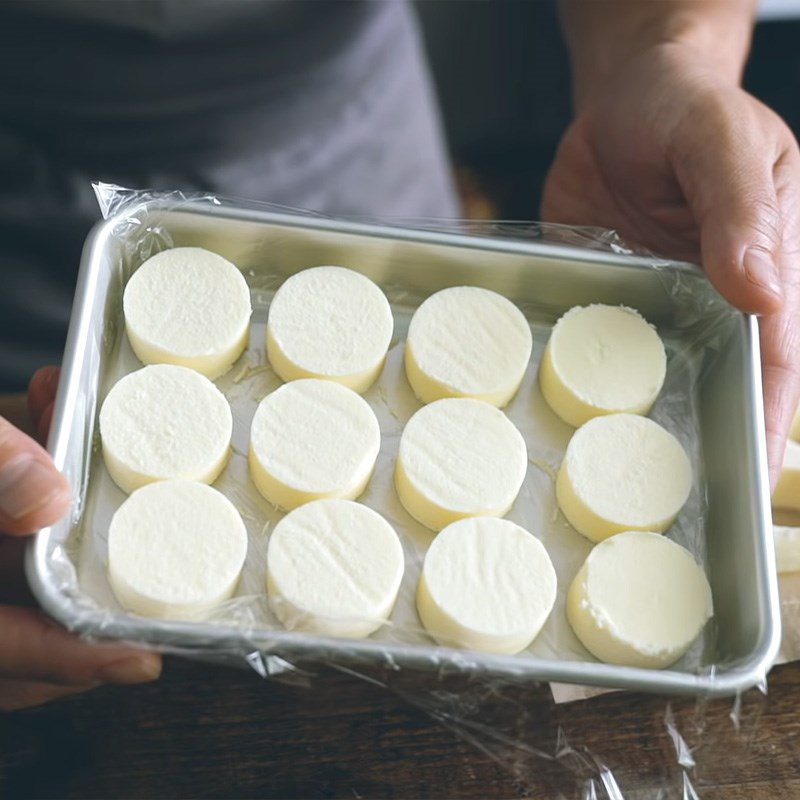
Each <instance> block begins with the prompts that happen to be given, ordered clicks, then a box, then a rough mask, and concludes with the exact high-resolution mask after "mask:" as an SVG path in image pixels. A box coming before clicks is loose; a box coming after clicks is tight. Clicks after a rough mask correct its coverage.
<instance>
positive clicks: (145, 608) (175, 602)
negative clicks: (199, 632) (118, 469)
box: [108, 480, 247, 620]
mask: <svg viewBox="0 0 800 800" xmlns="http://www.w3.org/2000/svg"><path fill="white" fill-rule="evenodd" d="M246 555H247V532H246V530H245V527H244V523H243V522H242V518H241V517H240V516H239V512H238V511H237V510H236V509H235V508H234V507H233V504H232V503H231V502H230V501H229V500H228V499H227V498H226V497H225V496H224V495H223V494H221V493H220V492H218V491H217V490H216V489H212V488H211V487H210V486H206V485H205V484H202V483H195V482H193V481H181V480H176V481H162V482H160V483H153V484H150V485H149V486H144V487H142V488H141V489H138V490H137V491H135V492H134V493H133V494H132V495H131V496H130V497H129V498H128V499H127V500H126V501H125V502H124V503H123V504H122V505H121V506H120V507H119V509H117V511H116V513H115V514H114V516H113V518H112V520H111V526H110V528H109V532H108V577H109V582H110V583H111V588H112V589H113V590H114V594H115V595H116V597H117V599H118V600H119V602H120V604H121V605H122V606H123V608H125V609H127V610H129V611H133V612H134V613H136V614H140V615H142V616H145V617H157V618H160V619H175V620H197V619H203V618H204V617H206V616H207V615H208V614H209V613H210V612H211V611H212V610H213V609H214V608H215V607H216V606H218V605H219V604H220V603H222V602H224V601H225V600H228V599H229V598H230V597H231V596H232V595H233V593H234V592H235V590H236V585H237V583H238V581H239V576H240V574H241V571H242V567H243V566H244V560H245V556H246Z"/></svg>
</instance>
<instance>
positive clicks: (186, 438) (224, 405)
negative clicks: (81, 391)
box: [100, 364, 233, 492]
mask: <svg viewBox="0 0 800 800" xmlns="http://www.w3.org/2000/svg"><path fill="white" fill-rule="evenodd" d="M232 432H233V417H232V415H231V408H230V405H229V404H228V401H227V400H226V399H225V396H224V395H223V394H222V392H220V391H219V389H217V387H216V386H214V384H213V383H212V382H211V381H210V380H208V378H204V377H203V376H202V375H200V374H199V373H198V372H195V371H194V370H191V369H187V368H186V367H176V366H172V365H169V364H154V365H152V366H149V367H144V368H143V369H140V370H137V371H136V372H131V373H130V374H129V375H126V376H125V377H124V378H122V379H121V380H119V381H118V382H117V383H116V384H115V385H114V386H113V388H112V389H111V391H110V392H109V393H108V395H107V397H106V399H105V401H104V402H103V406H102V408H101V409H100V440H101V442H102V447H103V460H104V461H105V465H106V469H108V472H109V474H110V475H111V477H112V478H113V479H114V482H115V483H116V484H117V485H118V486H119V487H120V489H122V490H123V491H125V492H132V491H133V490H134V489H138V488H139V487H140V486H144V485H145V484H147V483H153V482H154V481H163V480H169V479H171V478H184V479H186V480H193V481H201V482H202V483H213V482H214V481H215V480H216V479H217V476H218V475H219V474H220V472H222V469H223V468H224V467H225V464H226V463H227V461H228V457H229V455H230V452H231V434H232Z"/></svg>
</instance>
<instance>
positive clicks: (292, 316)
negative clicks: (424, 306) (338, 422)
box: [267, 266, 394, 394]
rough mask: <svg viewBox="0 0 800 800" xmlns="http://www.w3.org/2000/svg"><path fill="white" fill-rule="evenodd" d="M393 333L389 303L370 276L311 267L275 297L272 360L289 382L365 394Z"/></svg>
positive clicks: (269, 346)
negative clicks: (315, 381)
mask: <svg viewBox="0 0 800 800" xmlns="http://www.w3.org/2000/svg"><path fill="white" fill-rule="evenodd" d="M393 330H394V320H393V318H392V310H391V308H390V307H389V301H388V300H387V299H386V295H384V293H383V292H382V291H381V290H380V289H379V288H378V286H377V285H376V284H375V283H373V282H372V281H371V280H370V279H369V278H367V277H366V275H362V274H361V273H359V272H355V271H354V270H351V269H346V268H344V267H334V266H324V267H312V268H311V269H305V270H303V271H302V272H298V273H296V274H294V275H292V276H291V277H290V278H287V280H286V281H285V282H284V283H283V284H282V285H281V287H280V289H278V291H277V292H276V293H275V297H274V298H273V299H272V303H271V304H270V307H269V318H268V320H267V356H268V358H269V363H270V364H271V365H272V368H273V369H274V370H275V372H276V373H277V374H278V375H279V376H280V377H281V378H283V380H285V381H293V380H297V379H298V378H320V379H323V380H329V381H336V382H337V383H341V384H342V385H344V386H347V387H348V388H350V389H353V391H356V392H358V393H359V394H361V393H363V392H365V391H366V390H367V389H368V388H369V387H370V386H371V385H372V384H373V383H374V382H375V379H376V378H377V377H378V375H379V374H380V372H381V370H382V369H383V364H384V362H385V360H386V353H387V351H388V349H389V345H390V343H391V340H392V332H393Z"/></svg>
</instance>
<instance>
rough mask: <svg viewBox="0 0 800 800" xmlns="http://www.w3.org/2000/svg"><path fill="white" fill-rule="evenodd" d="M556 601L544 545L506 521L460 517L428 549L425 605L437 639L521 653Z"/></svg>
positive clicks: (420, 599)
mask: <svg viewBox="0 0 800 800" xmlns="http://www.w3.org/2000/svg"><path fill="white" fill-rule="evenodd" d="M555 599H556V573H555V570H554V569H553V565H552V563H551V561H550V557H549V556H548V555H547V551H546V550H545V549H544V546H543V545H542V543H541V542H540V541H539V540H538V539H537V538H536V537H535V536H533V535H532V534H530V533H528V531H526V530H524V529H523V528H521V527H520V526H519V525H515V524H514V523H513V522H509V521H508V520H505V519H496V518H493V517H478V518H474V519H464V520H460V521H459V522H454V523H453V524H452V525H449V526H448V527H447V528H445V529H444V530H443V531H442V532H441V533H440V534H439V535H438V536H437V537H436V538H435V539H434V540H433V543H432V544H431V546H430V548H429V549H428V552H427V554H426V555H425V562H424V565H423V567H422V575H421V577H420V580H419V584H418V587H417V610H418V611H419V616H420V619H421V620H422V623H423V625H424V626H425V629H426V630H427V631H428V633H429V634H430V635H431V636H432V637H433V638H434V639H436V641H437V642H439V643H440V644H443V645H447V646H450V647H463V648H468V649H472V650H481V651H484V652H488V653H518V652H519V651H520V650H524V649H525V648H526V647H527V646H528V645H529V644H530V643H531V642H532V641H533V640H534V639H535V638H536V636H537V635H538V633H539V631H540V630H541V628H542V625H544V623H545V620H546V619H547V617H548V616H549V615H550V612H551V611H552V609H553V604H554V603H555Z"/></svg>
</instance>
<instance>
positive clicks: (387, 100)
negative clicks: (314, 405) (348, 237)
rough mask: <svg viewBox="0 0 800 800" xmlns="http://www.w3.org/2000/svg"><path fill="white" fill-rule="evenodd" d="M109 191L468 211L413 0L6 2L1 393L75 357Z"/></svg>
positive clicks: (405, 212) (1, 8)
mask: <svg viewBox="0 0 800 800" xmlns="http://www.w3.org/2000/svg"><path fill="white" fill-rule="evenodd" d="M95 179H100V180H104V181H108V182H114V183H119V184H122V185H127V186H132V187H151V188H171V189H174V188H180V189H184V190H203V191H213V192H219V193H221V194H231V195H235V196H240V197H248V198H253V199H259V200H265V201H270V202H275V203H281V204H284V205H290V206H296V207H300V208H309V209H314V210H317V211H321V212H324V213H333V214H344V215H347V214H362V215H363V214H366V215H372V216H406V217H409V216H414V217H419V216H432V217H448V216H455V215H457V202H456V199H455V194H454V191H453V187H452V182H451V177H450V173H449V169H448V164H447V158H446V154H445V150H444V146H443V141H442V135H441V130H440V124H439V119H438V113H437V111H436V107H435V102H434V98H433V96H432V92H431V85H430V79H429V76H428V73H427V68H426V65H425V60H424V56H423V53H422V51H421V45H420V39H419V35H418V32H417V29H416V23H415V20H414V17H413V14H412V11H411V9H410V7H409V6H408V5H407V4H406V3H403V2H330V3H309V2H306V3H304V2H281V1H280V0H279V1H278V2H261V1H260V0H258V1H256V0H227V2H226V1H225V0H217V1H216V2H211V1H210V0H192V2H181V0H160V1H158V2H142V1H141V0H139V1H138V2H134V1H133V0H131V1H129V0H118V1H117V2H105V3H101V2H75V0H73V1H72V2H51V1H50V0H46V1H45V0H40V1H39V2H19V3H17V2H6V3H3V4H0V275H2V284H3V291H2V292H0V390H6V391H8V390H16V389H21V388H23V387H24V384H25V382H26V381H27V380H28V378H29V377H30V374H31V373H32V372H33V371H34V370H35V369H36V368H37V367H38V366H40V365H42V364H46V363H53V362H57V361H58V360H59V359H60V352H61V348H62V346H63V337H64V335H65V333H66V323H67V319H68V315H69V308H70V303H71V295H72V291H73V287H74V279H75V274H76V271H77V263H78V258H79V254H80V245H81V242H82V240H83V238H84V237H85V235H86V232H87V231H88V228H89V227H90V226H91V224H92V222H93V221H94V220H95V219H96V218H97V216H98V212H97V208H96V204H95V201H94V197H93V194H92V191H91V188H90V182H91V180H95Z"/></svg>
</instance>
